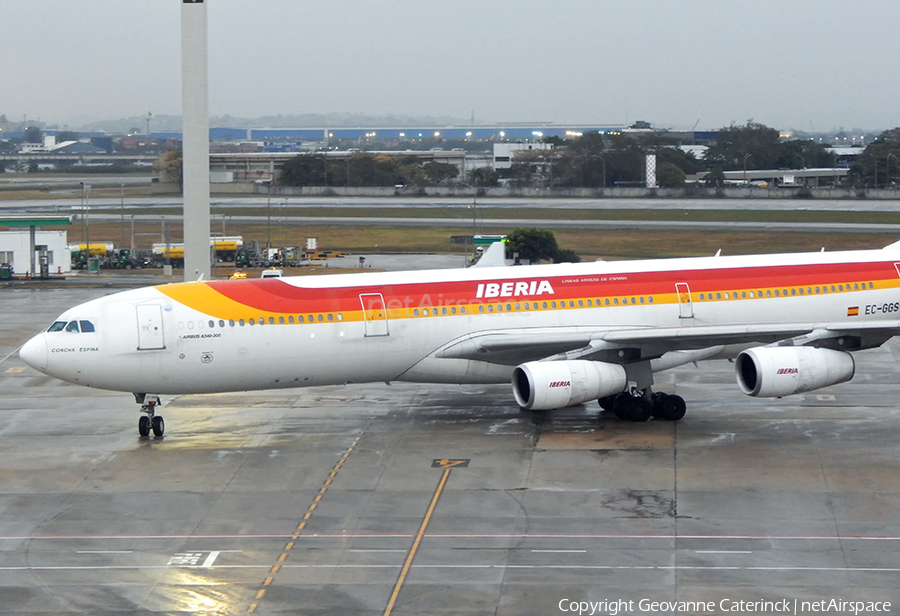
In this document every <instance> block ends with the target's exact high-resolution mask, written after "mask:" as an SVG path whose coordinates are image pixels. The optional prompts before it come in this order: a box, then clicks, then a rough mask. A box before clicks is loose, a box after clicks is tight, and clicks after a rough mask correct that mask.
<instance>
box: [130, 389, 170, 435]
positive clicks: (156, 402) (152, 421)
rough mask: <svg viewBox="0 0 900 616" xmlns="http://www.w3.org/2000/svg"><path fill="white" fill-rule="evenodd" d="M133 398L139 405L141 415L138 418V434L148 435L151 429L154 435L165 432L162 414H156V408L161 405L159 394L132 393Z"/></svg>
mask: <svg viewBox="0 0 900 616" xmlns="http://www.w3.org/2000/svg"><path fill="white" fill-rule="evenodd" d="M134 399H135V401H137V403H138V404H140V405H141V413H144V414H143V415H141V417H140V419H139V420H138V434H140V435H141V436H150V431H151V430H153V435H154V436H157V437H159V436H162V435H163V434H165V432H166V422H165V420H164V419H163V418H162V415H157V414H156V409H157V408H158V407H161V406H162V402H161V401H160V399H159V396H157V395H154V394H134Z"/></svg>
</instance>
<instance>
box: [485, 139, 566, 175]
mask: <svg viewBox="0 0 900 616" xmlns="http://www.w3.org/2000/svg"><path fill="white" fill-rule="evenodd" d="M552 149H553V144H552V143H495V144H494V169H509V168H510V167H511V166H512V159H513V157H514V156H515V155H516V152H522V151H527V150H552Z"/></svg>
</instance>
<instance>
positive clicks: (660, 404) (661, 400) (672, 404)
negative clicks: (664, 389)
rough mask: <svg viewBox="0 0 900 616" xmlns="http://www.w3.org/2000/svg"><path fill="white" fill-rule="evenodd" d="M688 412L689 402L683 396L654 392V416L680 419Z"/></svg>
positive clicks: (670, 419) (674, 419)
mask: <svg viewBox="0 0 900 616" xmlns="http://www.w3.org/2000/svg"><path fill="white" fill-rule="evenodd" d="M685 412H687V404H686V403H685V401H684V398H682V397H681V396H676V395H670V394H664V393H655V394H653V410H652V413H653V416H654V417H657V418H659V419H665V420H667V421H678V420H679V419H681V418H682V417H684V414H685Z"/></svg>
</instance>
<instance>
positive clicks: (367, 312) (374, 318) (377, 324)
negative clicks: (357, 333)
mask: <svg viewBox="0 0 900 616" xmlns="http://www.w3.org/2000/svg"><path fill="white" fill-rule="evenodd" d="M359 301H360V303H361V304H362V309H363V318H364V319H365V321H366V336H367V337H368V336H387V335H388V321H387V310H385V307H384V297H383V296H382V295H381V293H363V294H362V295H360V296H359Z"/></svg>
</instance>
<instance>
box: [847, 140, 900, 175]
mask: <svg viewBox="0 0 900 616" xmlns="http://www.w3.org/2000/svg"><path fill="white" fill-rule="evenodd" d="M898 157H900V128H892V129H890V130H886V131H884V132H883V133H881V134H880V135H878V137H877V138H876V139H875V141H873V142H872V143H870V144H869V145H868V146H866V149H865V150H863V151H862V153H860V155H859V156H857V158H856V163H855V164H854V165H853V166H852V167H851V168H850V172H849V174H848V176H849V181H850V183H851V184H852V185H854V186H860V187H861V186H879V185H890V184H893V183H895V182H897V181H900V158H898Z"/></svg>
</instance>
